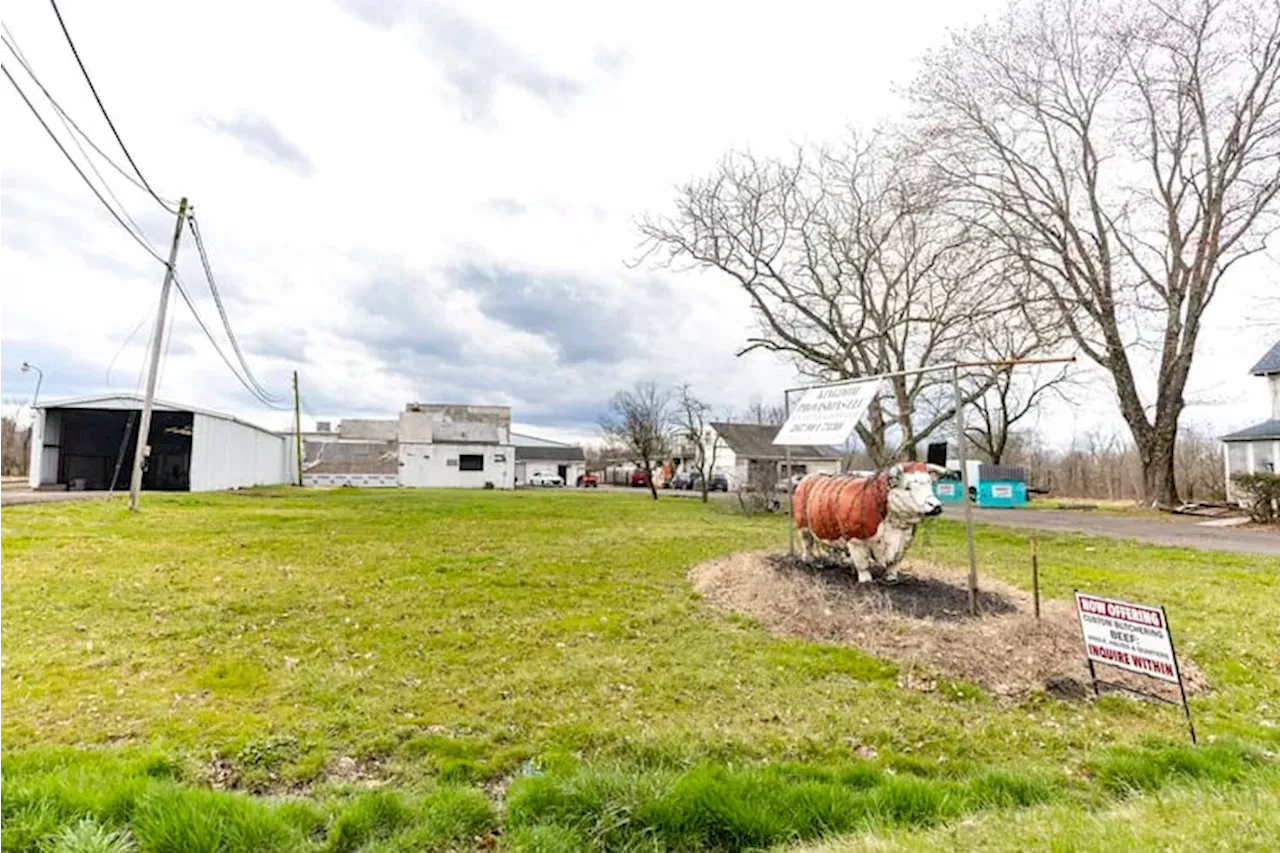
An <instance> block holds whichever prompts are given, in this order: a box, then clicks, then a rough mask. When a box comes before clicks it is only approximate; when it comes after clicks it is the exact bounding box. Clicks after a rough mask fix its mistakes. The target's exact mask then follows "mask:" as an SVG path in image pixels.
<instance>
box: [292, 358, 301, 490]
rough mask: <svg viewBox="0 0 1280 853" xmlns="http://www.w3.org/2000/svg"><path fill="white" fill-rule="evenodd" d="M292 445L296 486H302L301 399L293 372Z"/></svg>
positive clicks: (295, 372) (295, 375) (296, 378)
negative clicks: (295, 459)
mask: <svg viewBox="0 0 1280 853" xmlns="http://www.w3.org/2000/svg"><path fill="white" fill-rule="evenodd" d="M293 443H294V444H295V445H297V449H298V485H299V486H301V485H302V398H301V397H300V396H298V371H296V370H295V371H293Z"/></svg>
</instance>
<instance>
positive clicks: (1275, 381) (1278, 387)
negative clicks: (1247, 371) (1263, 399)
mask: <svg viewBox="0 0 1280 853" xmlns="http://www.w3.org/2000/svg"><path fill="white" fill-rule="evenodd" d="M1267 383H1268V384H1269V385H1270V386H1271V417H1273V418H1280V373H1277V374H1275V375H1274V376H1268V377H1267Z"/></svg>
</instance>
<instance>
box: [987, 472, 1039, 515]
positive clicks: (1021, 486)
mask: <svg viewBox="0 0 1280 853" xmlns="http://www.w3.org/2000/svg"><path fill="white" fill-rule="evenodd" d="M979 472H980V473H979V474H978V477H979V479H978V506H986V507H1003V508H1006V509H1015V508H1019V507H1024V506H1026V505H1027V473H1026V469H1024V468H1019V467H1017V466H1013V465H983V466H982V467H981V468H980V469H979Z"/></svg>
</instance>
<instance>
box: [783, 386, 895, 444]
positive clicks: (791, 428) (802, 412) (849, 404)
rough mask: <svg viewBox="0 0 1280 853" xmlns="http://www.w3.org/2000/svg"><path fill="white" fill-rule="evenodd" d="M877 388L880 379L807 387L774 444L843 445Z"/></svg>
mask: <svg viewBox="0 0 1280 853" xmlns="http://www.w3.org/2000/svg"><path fill="white" fill-rule="evenodd" d="M879 390H880V381H879V380H878V379H873V380H871V381H869V382H858V383H855V384H850V385H834V386H828V387H825V388H810V389H809V390H808V391H806V392H805V395H804V396H803V397H801V398H800V402H799V403H798V404H796V405H795V406H794V407H792V409H791V413H790V416H789V417H788V418H787V422H786V423H785V424H783V425H782V429H780V430H778V434H777V436H776V437H774V439H773V443H774V444H782V445H788V444H791V445H794V444H810V445H817V446H819V447H829V446H832V445H839V444H844V443H845V441H847V440H848V438H849V436H850V435H852V434H853V428H854V427H855V426H857V424H858V421H859V420H860V419H861V418H862V416H863V414H864V413H866V411H867V407H868V406H870V405H871V401H872V400H874V399H875V396H876V393H877V392H878V391H879Z"/></svg>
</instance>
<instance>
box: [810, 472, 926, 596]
mask: <svg viewBox="0 0 1280 853" xmlns="http://www.w3.org/2000/svg"><path fill="white" fill-rule="evenodd" d="M929 471H930V468H929V466H927V465H925V464H924V463H923V462H906V463H903V464H901V465H895V466H893V467H892V468H890V469H889V470H888V471H885V472H883V473H880V474H876V475H875V476H872V477H859V476H855V475H852V474H810V475H809V476H807V477H805V478H804V479H803V480H801V481H800V485H798V486H796V492H795V525H796V527H797V528H799V530H800V541H801V548H802V549H803V550H802V553H803V555H804V559H805V560H806V561H807V560H810V559H812V557H813V548H814V544H815V543H818V542H820V543H822V544H823V545H825V546H826V547H827V548H829V549H831V550H832V551H836V552H838V551H840V550H844V551H846V552H847V553H848V555H849V560H850V561H851V562H852V563H853V568H854V570H855V571H856V572H857V573H858V581H859V582H860V583H867V582H868V581H870V580H871V579H872V570H873V569H883V570H884V575H885V580H887V581H890V582H892V581H896V580H897V578H898V564H899V563H900V562H902V556H903V554H905V553H906V550H907V546H908V545H910V544H911V539H912V537H913V536H914V535H915V530H916V525H917V524H919V523H920V520H921V519H922V518H924V517H925V516H927V515H938V514H939V513H941V512H942V504H941V502H939V501H938V499H937V497H935V496H934V494H933V477H932V476H931V475H930V473H929Z"/></svg>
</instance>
